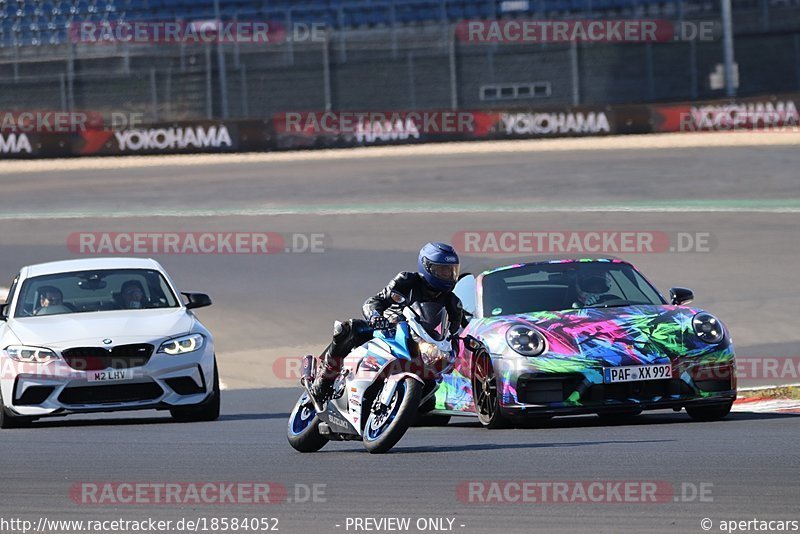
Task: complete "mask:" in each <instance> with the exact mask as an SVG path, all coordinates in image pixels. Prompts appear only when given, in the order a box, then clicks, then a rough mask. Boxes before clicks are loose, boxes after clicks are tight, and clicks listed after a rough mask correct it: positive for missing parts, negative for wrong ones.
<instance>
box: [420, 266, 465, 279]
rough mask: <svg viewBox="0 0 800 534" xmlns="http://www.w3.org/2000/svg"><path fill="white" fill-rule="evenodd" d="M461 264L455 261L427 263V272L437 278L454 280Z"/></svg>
mask: <svg viewBox="0 0 800 534" xmlns="http://www.w3.org/2000/svg"><path fill="white" fill-rule="evenodd" d="M460 271H461V266H460V265H459V264H457V263H429V264H428V272H429V273H431V274H432V275H433V276H435V277H436V278H438V279H439V280H444V281H445V282H455V281H456V280H458V273H459V272H460Z"/></svg>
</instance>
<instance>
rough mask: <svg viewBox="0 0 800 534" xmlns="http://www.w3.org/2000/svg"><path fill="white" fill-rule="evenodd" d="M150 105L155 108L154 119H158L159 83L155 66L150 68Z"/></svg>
mask: <svg viewBox="0 0 800 534" xmlns="http://www.w3.org/2000/svg"><path fill="white" fill-rule="evenodd" d="M150 105H151V106H152V108H153V120H154V121H158V85H157V84H156V69H154V68H151V69H150Z"/></svg>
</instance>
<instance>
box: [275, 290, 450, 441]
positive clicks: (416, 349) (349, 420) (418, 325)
mask: <svg viewBox="0 0 800 534" xmlns="http://www.w3.org/2000/svg"><path fill="white" fill-rule="evenodd" d="M393 298H394V299H395V302H397V303H398V304H399V305H401V306H403V307H402V317H403V318H402V319H401V320H400V321H399V322H398V323H396V324H394V325H392V326H391V327H389V328H387V329H384V330H372V329H370V330H372V336H373V337H372V339H370V340H369V341H367V342H366V343H364V344H363V345H361V346H360V347H357V348H355V349H353V351H351V352H350V354H348V355H347V357H345V359H344V361H343V363H342V370H341V372H340V373H339V374H338V375H337V377H336V379H335V380H334V384H333V395H332V398H331V399H330V400H327V401H325V402H323V403H322V404H321V405H319V404H317V403H316V402H315V400H314V399H313V397H312V395H311V394H310V392H309V388H310V387H311V384H312V382H313V381H314V376H315V373H316V372H319V364H318V362H317V359H316V358H314V357H313V356H310V355H309V356H306V357H305V358H304V359H303V374H302V378H301V379H300V383H301V384H302V386H303V387H304V389H305V391H304V392H303V394H302V395H301V396H300V398H299V399H298V401H297V403H296V404H295V406H294V409H293V410H292V413H291V416H290V417H289V428H288V439H289V443H290V444H291V446H292V447H294V448H295V449H296V450H298V451H300V452H316V451H318V450H320V449H321V448H322V447H324V446H325V445H326V444H327V443H328V441H331V440H335V441H345V440H361V441H362V442H363V444H364V447H365V448H366V449H367V451H369V452H370V453H384V452H387V451H389V450H390V449H391V448H392V447H394V445H395V444H397V442H398V441H400V439H401V438H402V437H403V435H404V434H405V432H406V430H408V427H409V426H411V425H412V423H413V422H414V420H415V418H416V416H417V411H418V409H419V407H420V405H421V404H422V403H425V402H427V401H428V399H431V398H432V397H433V396H434V395H435V392H436V389H437V388H438V386H439V383H440V382H441V380H442V377H443V376H444V374H446V373H448V372H450V371H451V370H452V369H453V365H454V362H455V353H454V350H453V344H452V341H451V340H452V339H453V338H452V337H451V336H450V335H449V326H450V321H449V319H448V316H447V310H446V309H445V307H444V306H442V305H441V304H438V303H432V302H426V303H419V302H415V303H413V304H411V305H410V306H405V305H404V304H405V299H404V298H403V297H402V296H401V295H397V294H393ZM365 333H366V332H365Z"/></svg>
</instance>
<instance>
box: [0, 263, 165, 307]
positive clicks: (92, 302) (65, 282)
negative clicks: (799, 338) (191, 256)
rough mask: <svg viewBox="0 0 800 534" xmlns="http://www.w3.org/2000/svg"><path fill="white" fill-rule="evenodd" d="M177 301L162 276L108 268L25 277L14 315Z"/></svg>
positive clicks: (145, 305) (142, 305)
mask: <svg viewBox="0 0 800 534" xmlns="http://www.w3.org/2000/svg"><path fill="white" fill-rule="evenodd" d="M178 306H179V302H178V299H177V297H176V296H175V293H174V292H173V291H172V289H171V288H170V286H169V284H168V283H167V281H166V279H165V278H164V276H163V275H162V274H161V273H160V272H158V271H155V270H149V269H109V270H95V271H78V272H69V273H57V274H49V275H44V276H37V277H33V278H28V279H27V280H25V282H24V283H23V284H22V288H21V289H20V294H19V298H18V299H17V305H16V308H15V316H16V317H35V316H40V315H64V314H70V313H83V312H96V311H111V310H136V309H152V308H175V307H178Z"/></svg>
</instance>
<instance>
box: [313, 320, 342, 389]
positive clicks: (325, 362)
mask: <svg viewBox="0 0 800 534" xmlns="http://www.w3.org/2000/svg"><path fill="white" fill-rule="evenodd" d="M350 330H351V329H350V325H349V323H342V322H340V321H336V322H335V323H334V325H333V340H332V341H331V344H330V345H328V347H327V348H326V349H325V352H323V354H322V356H321V357H320V360H321V362H322V365H321V366H320V368H319V371H318V372H317V375H316V376H315V377H314V382H313V383H312V384H311V387H310V388H309V391H310V393H311V396H312V397H314V400H315V401H317V403H318V404H322V402H323V401H325V400H327V399H330V398H331V397H332V396H333V382H334V380H336V376H337V375H338V374H339V371H340V368H341V362H342V360H343V359H344V356H345V355H346V354H347V352H349V351H348V349H347V340H348V338H349V334H350Z"/></svg>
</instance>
